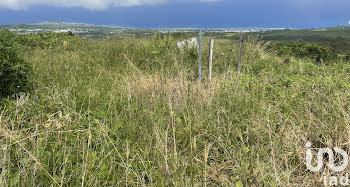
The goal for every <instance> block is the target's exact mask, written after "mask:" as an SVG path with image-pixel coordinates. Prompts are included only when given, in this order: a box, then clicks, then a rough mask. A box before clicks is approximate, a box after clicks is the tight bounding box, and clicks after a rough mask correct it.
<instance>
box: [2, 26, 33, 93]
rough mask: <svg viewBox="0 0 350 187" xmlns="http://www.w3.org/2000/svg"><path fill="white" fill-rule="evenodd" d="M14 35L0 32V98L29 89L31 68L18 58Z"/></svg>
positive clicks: (17, 45)
mask: <svg viewBox="0 0 350 187" xmlns="http://www.w3.org/2000/svg"><path fill="white" fill-rule="evenodd" d="M15 40H16V35H15V34H13V33H11V32H10V31H6V30H0V97H1V98H3V97H7V96H9V95H12V94H15V93H19V92H26V91H28V88H29V74H30V71H31V67H30V65H29V64H28V63H26V62H25V61H24V60H23V59H22V58H21V57H19V55H18V53H19V44H18V43H17V42H16V41H15Z"/></svg>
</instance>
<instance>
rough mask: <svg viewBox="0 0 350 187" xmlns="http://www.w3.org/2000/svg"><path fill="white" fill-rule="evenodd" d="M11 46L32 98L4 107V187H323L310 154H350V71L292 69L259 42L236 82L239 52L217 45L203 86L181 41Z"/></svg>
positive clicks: (313, 66)
mask: <svg viewBox="0 0 350 187" xmlns="http://www.w3.org/2000/svg"><path fill="white" fill-rule="evenodd" d="M6 34H8V32H1V36H0V38H1V40H0V44H1V45H4V43H6V42H7V40H8V38H6V37H5V36H4V35H6ZM47 36H49V37H47ZM12 38H14V43H13V44H11V46H12V45H14V46H18V47H19V49H18V50H17V51H16V54H17V55H13V56H14V58H10V59H11V60H6V59H7V56H6V55H5V57H4V55H3V54H4V53H1V55H2V56H1V63H2V64H1V65H2V66H4V67H8V65H7V63H10V64H14V65H15V64H16V62H17V60H18V59H21V60H20V61H21V62H22V61H23V62H25V63H28V65H30V67H31V68H30V69H32V72H31V74H30V76H28V82H30V83H31V84H32V87H31V90H29V91H27V92H22V90H16V91H15V94H12V95H9V96H6V97H4V98H3V100H2V101H1V104H0V145H1V146H0V184H2V185H4V186H78V185H81V186H237V187H241V186H254V185H255V186H318V185H320V184H322V181H320V178H321V177H322V174H323V173H322V172H321V173H312V172H310V171H308V170H307V168H306V166H305V164H304V160H305V149H306V148H305V143H306V142H307V141H310V142H312V143H313V145H314V146H315V147H317V148H321V147H327V146H329V147H334V146H338V147H340V148H342V149H344V150H346V151H348V152H349V148H350V147H349V144H348V142H349V141H350V139H349V137H350V134H349V133H350V130H349V122H350V116H349V112H350V108H349V106H350V63H349V62H346V61H343V60H340V59H332V61H331V62H329V63H327V64H322V63H320V64H318V63H314V61H312V60H310V59H308V58H299V57H295V56H288V58H289V59H290V60H289V61H288V62H286V61H285V59H284V57H280V56H278V55H277V54H276V52H275V51H272V50H271V49H270V48H269V44H268V43H265V42H263V41H260V40H258V39H256V38H252V37H249V38H247V39H246V41H245V43H244V49H243V67H242V72H241V73H240V74H237V73H236V66H237V59H238V57H237V54H238V45H237V42H236V41H233V40H228V39H217V40H215V51H214V70H213V80H212V81H211V82H208V81H207V80H206V79H205V78H206V76H204V80H202V81H201V82H199V81H198V80H197V51H196V50H185V51H180V50H178V49H177V48H176V41H178V38H176V37H173V36H168V35H159V34H158V35H155V36H153V37H150V38H119V37H116V38H111V39H110V40H97V39H82V38H79V37H77V36H70V35H56V34H48V35H42V36H38V35H28V36H24V35H15V36H14V37H12ZM28 41H30V42H28ZM33 43H35V45H33ZM47 43H50V45H46V44H47ZM205 43H208V40H207V39H205ZM0 49H2V48H0ZM10 49H11V50H12V47H10ZM5 52H6V54H7V53H8V52H7V51H5ZM10 52H11V51H10ZM9 54H12V53H9ZM207 58H208V46H205V48H204V57H203V59H204V62H206V61H205V59H207ZM4 59H5V60H4ZM13 59H14V60H13ZM15 66H16V67H17V65H15ZM28 67H29V66H28ZM203 69H204V72H203V74H204V75H206V74H207V66H206V65H205V66H204V67H203ZM1 71H3V70H2V69H1ZM0 73H2V72H0ZM0 81H1V83H0V84H4V85H7V84H8V83H7V82H4V79H1V80H0ZM347 171H348V170H347ZM347 171H344V173H345V172H347ZM323 172H324V173H327V172H328V171H327V168H324V170H323ZM340 174H342V173H339V175H340Z"/></svg>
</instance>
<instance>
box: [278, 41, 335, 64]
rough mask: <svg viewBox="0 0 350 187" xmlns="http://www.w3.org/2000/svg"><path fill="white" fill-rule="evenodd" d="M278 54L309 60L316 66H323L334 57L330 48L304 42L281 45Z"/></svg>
mask: <svg viewBox="0 0 350 187" xmlns="http://www.w3.org/2000/svg"><path fill="white" fill-rule="evenodd" d="M277 53H278V54H279V55H280V56H294V57H296V58H308V59H311V60H313V61H314V62H315V63H316V64H323V63H325V62H326V61H329V60H331V59H332V57H333V53H332V51H331V49H330V48H328V47H326V46H324V45H321V44H316V43H309V42H304V41H298V42H289V43H287V44H285V45H279V47H278V48H277Z"/></svg>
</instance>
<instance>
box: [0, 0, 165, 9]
mask: <svg viewBox="0 0 350 187" xmlns="http://www.w3.org/2000/svg"><path fill="white" fill-rule="evenodd" d="M166 1H167V0H0V8H9V9H25V8H28V7H31V6H34V5H49V6H56V7H82V8H86V9H107V8H110V7H122V6H124V7H126V6H139V5H153V4H159V3H164V2H166Z"/></svg>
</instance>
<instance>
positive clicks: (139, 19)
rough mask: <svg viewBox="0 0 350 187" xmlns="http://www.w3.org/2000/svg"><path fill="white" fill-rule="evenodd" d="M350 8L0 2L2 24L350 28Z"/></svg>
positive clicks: (266, 1) (213, 1)
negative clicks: (55, 23) (68, 23)
mask: <svg viewBox="0 0 350 187" xmlns="http://www.w3.org/2000/svg"><path fill="white" fill-rule="evenodd" d="M349 9H350V0H0V24H21V23H39V22H45V21H50V22H71V23H89V24H96V25H109V26H122V27H132V28H169V27H196V28H248V27H249V28H251V27H268V28H323V27H333V26H338V25H349V26H350V10H349Z"/></svg>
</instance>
